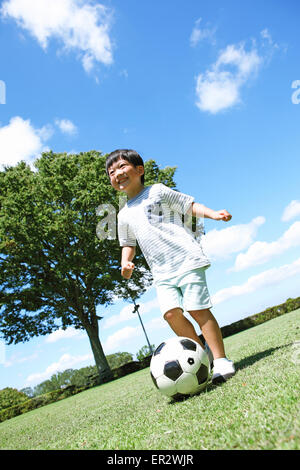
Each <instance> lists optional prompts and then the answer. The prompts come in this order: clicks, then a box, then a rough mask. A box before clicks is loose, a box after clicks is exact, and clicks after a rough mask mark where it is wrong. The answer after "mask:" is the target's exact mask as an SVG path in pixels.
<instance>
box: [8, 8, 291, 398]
mask: <svg viewBox="0 0 300 470" xmlns="http://www.w3.org/2000/svg"><path fill="white" fill-rule="evenodd" d="M0 5H1V6H0V8H1V14H0V59H1V61H0V64H1V65H0V164H1V165H3V164H11V165H14V164H16V163H17V162H18V161H20V160H22V159H23V160H25V161H27V162H28V163H29V164H32V162H33V161H34V159H35V158H37V157H38V155H39V154H40V153H41V151H43V150H44V149H52V150H53V151H55V152H63V151H64V152H80V151H87V150H90V149H96V150H101V151H102V152H103V153H107V152H110V151H112V150H114V149H116V148H134V149H136V150H137V151H138V152H139V153H140V154H141V155H142V156H143V158H144V159H145V160H147V159H150V158H153V159H155V160H156V161H157V163H158V164H159V165H160V166H161V167H165V166H167V165H171V166H177V172H176V175H175V180H176V182H177V187H178V189H179V190H181V191H182V192H184V193H187V194H191V195H193V196H194V197H195V200H196V201H197V202H201V203H203V204H205V205H206V206H208V207H211V208H213V209H216V210H217V209H223V208H224V209H227V210H228V211H230V212H231V213H232V215H233V218H232V220H231V222H230V223H228V224H225V223H223V222H214V221H211V220H206V232H207V235H206V238H205V240H204V241H203V243H204V247H205V249H206V251H207V254H208V255H209V256H210V259H211V261H212V266H211V267H210V268H209V270H208V271H207V280H208V286H209V290H210V293H211V296H212V299H213V302H214V308H213V309H212V311H213V313H214V315H215V316H216V318H217V320H218V321H219V323H220V325H225V324H229V323H232V322H234V321H236V320H239V319H240V318H243V317H245V316H248V315H250V314H253V313H257V312H259V311H261V310H263V309H264V308H266V307H268V306H271V305H275V304H277V303H281V302H283V301H285V300H286V299H287V298H288V297H297V296H299V295H300V291H299V285H300V190H299V173H300V163H299V162H300V159H299V148H300V133H299V125H300V105H299V104H300V81H299V83H298V82H297V80H300V70H299V63H300V60H299V59H300V57H299V56H300V49H299V39H298V38H299V27H298V21H299V20H298V19H299V10H300V6H299V2H298V1H297V0H294V1H288V2H284V1H283V0H281V1H276V2H275V1H273V0H272V1H270V0H269V1H268V0H265V1H264V2H261V1H258V0H251V1H249V0H245V1H238V0H231V1H230V0H228V1H226V2H223V1H217V0H213V1H210V2H204V1H196V0H189V1H188V2H186V1H180V0H164V1H163V2H161V1H158V0H151V1H143V2H141V1H139V0H111V1H106V2H101V3H100V1H99V2H98V1H90V2H89V1H79V0H52V1H51V2H47V1H46V0H39V2H34V1H31V0H6V1H2V2H0ZM139 303H140V305H141V309H140V311H141V315H142V319H143V322H144V324H145V326H146V330H147V332H148V335H149V338H150V341H151V342H152V343H155V344H156V345H158V344H159V343H160V342H161V341H163V340H164V339H166V338H167V337H169V336H172V335H173V333H172V332H171V331H170V330H169V328H168V326H167V325H166V324H165V322H164V321H163V320H162V319H161V314H160V312H159V309H158V306H157V302H156V297H155V291H154V289H150V290H149V291H148V292H147V293H146V294H145V295H144V296H143V297H142V298H141V299H140V302H139ZM131 311H132V307H131V306H130V305H128V304H126V303H123V302H117V303H116V304H115V305H113V306H110V307H108V308H106V309H101V308H100V309H99V313H100V314H102V313H103V314H104V317H105V318H104V319H103V320H102V321H101V322H100V338H101V341H102V344H103V346H104V349H105V352H106V353H107V354H110V353H113V352H118V351H129V352H131V353H133V354H135V353H136V352H137V351H138V350H139V349H140V348H141V347H142V346H143V345H144V344H146V340H145V337H144V334H143V331H142V329H141V326H140V324H139V321H138V318H137V317H136V316H135V315H133V314H132V313H131ZM90 364H94V361H93V356H92V353H91V349H90V345H89V341H88V338H87V335H86V334H85V333H84V332H78V331H75V330H73V329H72V328H70V329H68V330H66V331H65V332H62V331H60V330H59V331H57V332H55V333H53V334H52V335H49V336H47V337H39V338H34V339H32V340H31V341H30V342H28V343H25V344H18V345H11V346H5V345H4V344H3V342H2V343H0V388H4V387H6V386H10V387H16V388H18V389H21V388H23V387H25V386H31V387H33V386H35V385H36V384H38V383H40V382H42V381H43V380H46V379H47V378H50V376H51V375H52V374H53V373H55V372H56V371H57V370H65V369H66V368H70V367H71V368H80V367H84V366H86V365H90Z"/></svg>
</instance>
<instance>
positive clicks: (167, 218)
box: [118, 183, 210, 282]
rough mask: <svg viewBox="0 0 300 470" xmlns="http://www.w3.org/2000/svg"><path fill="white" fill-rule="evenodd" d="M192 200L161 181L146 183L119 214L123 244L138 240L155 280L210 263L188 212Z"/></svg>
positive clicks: (119, 230) (129, 244)
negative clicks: (148, 184) (150, 184)
mask: <svg viewBox="0 0 300 470" xmlns="http://www.w3.org/2000/svg"><path fill="white" fill-rule="evenodd" d="M193 202H194V198H193V197H191V196H188V195H186V194H183V193H180V192H178V191H174V190H173V189H170V188H168V187H167V186H165V185H164V184H161V183H158V184H153V185H152V186H146V187H145V188H144V189H143V190H142V191H141V192H140V193H139V194H138V195H137V196H135V197H134V198H132V199H130V200H129V201H127V203H126V204H125V206H124V207H123V209H121V211H120V212H119V214H118V237H119V242H120V245H121V246H122V247H123V246H136V242H138V244H139V247H140V248H141V251H142V252H143V255H144V257H145V259H146V261H147V263H148V265H149V268H150V270H151V272H152V275H153V279H154V282H156V281H161V280H164V279H167V278H171V277H173V276H178V275H179V274H182V273H185V272H187V271H190V270H191V269H196V268H200V267H204V266H206V267H208V266H209V265H210V262H209V260H208V258H207V257H206V256H205V254H204V252H203V250H202V247H201V244H200V236H199V231H197V230H196V231H195V232H193V230H192V217H191V216H188V215H187V211H188V210H189V209H190V207H191V204H192V203H193Z"/></svg>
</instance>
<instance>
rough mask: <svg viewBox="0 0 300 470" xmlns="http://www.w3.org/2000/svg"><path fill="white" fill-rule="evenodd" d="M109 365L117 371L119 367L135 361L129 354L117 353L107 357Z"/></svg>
mask: <svg viewBox="0 0 300 470" xmlns="http://www.w3.org/2000/svg"><path fill="white" fill-rule="evenodd" d="M106 358H107V360H108V363H109V365H110V367H111V369H116V368H117V367H120V366H122V365H123V364H126V363H127V362H130V361H132V360H133V355H132V354H130V353H128V352H117V353H114V354H109V355H108V356H106Z"/></svg>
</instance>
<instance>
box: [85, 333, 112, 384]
mask: <svg viewBox="0 0 300 470" xmlns="http://www.w3.org/2000/svg"><path fill="white" fill-rule="evenodd" d="M87 334H88V337H89V340H90V344H91V348H92V351H93V354H94V358H95V363H96V366H97V369H98V372H99V377H100V382H101V383H105V382H108V381H109V380H110V379H112V377H113V374H112V371H111V368H110V367H109V364H108V362H107V359H106V357H105V354H104V351H103V348H102V344H101V342H100V339H99V336H98V331H97V329H94V328H88V329H87Z"/></svg>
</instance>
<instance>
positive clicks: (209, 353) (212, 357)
mask: <svg viewBox="0 0 300 470" xmlns="http://www.w3.org/2000/svg"><path fill="white" fill-rule="evenodd" d="M204 350H205V352H206V354H207V355H208V361H209V364H210V371H212V370H213V368H214V356H213V353H212V352H211V349H210V347H209V346H208V344H207V342H206V341H205V343H204Z"/></svg>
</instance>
